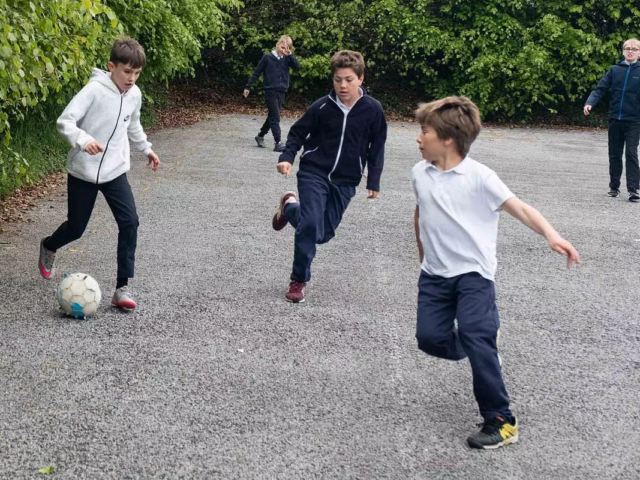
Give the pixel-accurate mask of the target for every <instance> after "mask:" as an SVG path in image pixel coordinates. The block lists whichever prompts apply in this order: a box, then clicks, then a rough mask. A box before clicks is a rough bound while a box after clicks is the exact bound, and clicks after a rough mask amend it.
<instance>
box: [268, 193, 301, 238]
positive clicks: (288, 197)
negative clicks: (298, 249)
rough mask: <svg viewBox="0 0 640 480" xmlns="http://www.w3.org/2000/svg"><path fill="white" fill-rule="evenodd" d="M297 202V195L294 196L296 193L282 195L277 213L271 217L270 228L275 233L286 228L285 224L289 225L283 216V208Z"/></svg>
mask: <svg viewBox="0 0 640 480" xmlns="http://www.w3.org/2000/svg"><path fill="white" fill-rule="evenodd" d="M297 201H298V195H296V192H285V193H284V195H282V198H281V199H280V205H279V206H278V211H277V212H276V213H275V214H274V215H273V219H272V220H271V226H272V227H273V229H274V230H275V231H280V230H282V229H283V228H284V227H286V226H287V223H289V220H287V217H285V216H284V207H286V206H287V204H288V203H292V202H297Z"/></svg>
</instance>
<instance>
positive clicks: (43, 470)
mask: <svg viewBox="0 0 640 480" xmlns="http://www.w3.org/2000/svg"><path fill="white" fill-rule="evenodd" d="M55 471H56V467H54V466H53V465H49V466H48V467H42V468H41V469H40V470H38V473H41V474H42V475H51V474H52V473H53V472H55Z"/></svg>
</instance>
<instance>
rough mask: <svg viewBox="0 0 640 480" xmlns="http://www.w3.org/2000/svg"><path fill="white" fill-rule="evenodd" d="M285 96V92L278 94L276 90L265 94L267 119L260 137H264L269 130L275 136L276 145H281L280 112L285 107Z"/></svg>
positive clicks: (259, 134)
mask: <svg viewBox="0 0 640 480" xmlns="http://www.w3.org/2000/svg"><path fill="white" fill-rule="evenodd" d="M284 94H285V92H278V91H276V90H267V91H266V92H265V94H264V99H265V102H266V103H267V111H268V114H267V119H266V120H265V121H264V124H263V125H262V128H261V129H260V132H259V133H258V136H260V137H264V136H265V135H266V134H267V133H269V130H271V133H272V134H273V140H274V141H275V142H276V143H280V140H281V135H282V133H281V132H280V110H282V107H283V106H284Z"/></svg>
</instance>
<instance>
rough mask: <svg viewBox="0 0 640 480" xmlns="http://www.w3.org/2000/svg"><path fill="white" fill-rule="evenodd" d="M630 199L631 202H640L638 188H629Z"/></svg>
mask: <svg viewBox="0 0 640 480" xmlns="http://www.w3.org/2000/svg"><path fill="white" fill-rule="evenodd" d="M629 201H630V202H634V203H636V202H640V194H638V190H633V189H631V190H629Z"/></svg>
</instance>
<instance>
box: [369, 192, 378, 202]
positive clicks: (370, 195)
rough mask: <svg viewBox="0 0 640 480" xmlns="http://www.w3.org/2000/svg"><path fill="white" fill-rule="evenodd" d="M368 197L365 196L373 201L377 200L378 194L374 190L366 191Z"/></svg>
mask: <svg viewBox="0 0 640 480" xmlns="http://www.w3.org/2000/svg"><path fill="white" fill-rule="evenodd" d="M368 192H369V195H367V198H370V199H372V200H373V199H374V198H378V192H376V191H375V190H368Z"/></svg>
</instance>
